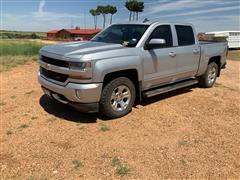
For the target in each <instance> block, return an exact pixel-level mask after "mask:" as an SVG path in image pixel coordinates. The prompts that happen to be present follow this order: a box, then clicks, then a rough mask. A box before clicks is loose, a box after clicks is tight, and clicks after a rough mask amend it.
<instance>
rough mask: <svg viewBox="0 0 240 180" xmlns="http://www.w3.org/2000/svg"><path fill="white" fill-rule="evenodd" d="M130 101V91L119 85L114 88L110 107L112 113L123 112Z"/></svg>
mask: <svg viewBox="0 0 240 180" xmlns="http://www.w3.org/2000/svg"><path fill="white" fill-rule="evenodd" d="M130 100H131V92H130V89H129V88H128V87H127V86H125V85H121V86H118V87H116V88H115V89H114V90H113V92H112V95H111V100H110V102H111V106H112V109H113V110H114V111H123V110H125V109H126V108H127V107H128V105H129V103H130Z"/></svg>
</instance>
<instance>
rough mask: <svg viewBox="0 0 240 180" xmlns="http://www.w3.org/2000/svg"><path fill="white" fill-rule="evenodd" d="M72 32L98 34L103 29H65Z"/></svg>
mask: <svg viewBox="0 0 240 180" xmlns="http://www.w3.org/2000/svg"><path fill="white" fill-rule="evenodd" d="M63 30H65V31H68V32H70V33H71V34H96V33H99V32H100V31H101V29H63Z"/></svg>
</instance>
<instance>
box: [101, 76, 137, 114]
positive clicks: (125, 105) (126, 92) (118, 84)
mask: <svg viewBox="0 0 240 180" xmlns="http://www.w3.org/2000/svg"><path fill="white" fill-rule="evenodd" d="M135 98H136V92H135V86H134V84H133V83H132V81H131V80H130V79H128V78H125V77H119V78H117V79H115V80H113V81H111V82H109V83H108V84H107V85H106V86H105V87H104V88H103V91H102V97H101V100H100V111H101V112H102V113H103V114H104V115H106V116H108V117H110V118H118V117H122V116H124V115H126V114H128V113H129V112H130V111H131V109H132V106H133V104H134V101H135Z"/></svg>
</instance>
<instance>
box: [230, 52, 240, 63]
mask: <svg viewBox="0 0 240 180" xmlns="http://www.w3.org/2000/svg"><path fill="white" fill-rule="evenodd" d="M228 59H231V60H233V61H240V50H230V51H228Z"/></svg>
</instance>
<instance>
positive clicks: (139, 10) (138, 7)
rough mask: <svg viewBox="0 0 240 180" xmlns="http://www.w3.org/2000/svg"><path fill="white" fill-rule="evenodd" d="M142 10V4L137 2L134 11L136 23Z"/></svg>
mask: <svg viewBox="0 0 240 180" xmlns="http://www.w3.org/2000/svg"><path fill="white" fill-rule="evenodd" d="M143 10H144V2H137V7H136V9H135V12H136V14H137V21H138V13H139V12H143Z"/></svg>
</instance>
